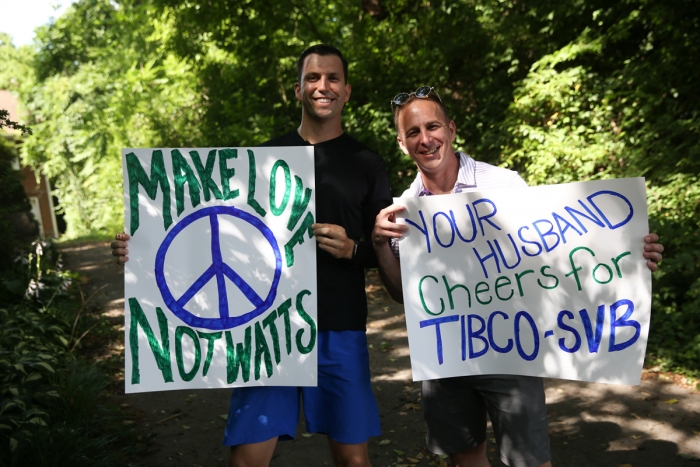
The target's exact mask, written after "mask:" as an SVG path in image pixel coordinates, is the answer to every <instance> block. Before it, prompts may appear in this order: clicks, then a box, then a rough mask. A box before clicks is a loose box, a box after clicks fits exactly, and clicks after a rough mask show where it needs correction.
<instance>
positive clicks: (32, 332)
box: [0, 242, 129, 466]
mask: <svg viewBox="0 0 700 467" xmlns="http://www.w3.org/2000/svg"><path fill="white" fill-rule="evenodd" d="M55 255H56V253H55V252H54V251H53V248H52V247H51V245H48V244H43V243H41V242H35V243H34V244H33V245H32V250H31V251H30V253H28V254H26V255H24V256H22V257H21V259H22V261H20V262H18V263H17V265H16V270H15V274H14V280H10V281H5V282H4V283H3V284H2V289H3V292H4V293H3V296H4V298H3V301H2V308H0V447H1V448H0V465H7V466H15V465H17V466H19V465H36V466H41V465H46V466H48V465H51V466H55V465H83V466H92V465H115V466H117V465H124V462H125V448H124V446H125V444H124V443H125V441H126V440H127V439H128V436H129V435H128V433H126V432H125V431H124V430H123V428H122V425H121V423H120V422H121V419H119V417H118V416H117V415H116V414H115V412H114V411H113V409H110V408H109V406H108V405H107V404H105V401H104V398H103V393H104V390H105V388H106V384H107V380H106V378H105V376H104V375H103V374H102V373H101V372H100V371H99V369H98V368H97V367H95V366H92V365H88V364H87V363H85V362H84V361H82V360H81V359H80V358H79V355H78V354H77V353H76V349H80V346H81V337H83V336H84V335H85V334H86V331H90V330H91V329H92V328H93V327H94V326H95V325H96V324H97V322H98V321H97V318H96V317H91V316H89V315H88V316H86V313H83V311H84V310H83V306H81V304H80V302H79V300H78V299H77V294H76V290H75V288H74V287H72V281H73V277H72V275H70V274H68V273H65V272H62V271H60V270H59V269H56V259H57V258H56V256H55Z"/></svg>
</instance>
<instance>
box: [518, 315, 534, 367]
mask: <svg viewBox="0 0 700 467" xmlns="http://www.w3.org/2000/svg"><path fill="white" fill-rule="evenodd" d="M522 318H525V320H526V321H527V322H528V323H529V324H530V328H532V337H533V340H534V342H535V348H534V349H533V351H532V353H531V354H530V355H528V354H526V353H525V350H523V347H522V345H520V321H521V320H522ZM515 347H516V348H517V349H518V355H520V357H521V358H522V359H523V360H527V361H532V360H534V359H535V358H537V353H538V352H539V350H540V335H539V333H538V332H537V325H536V324H535V320H534V319H532V316H530V314H529V313H527V312H526V311H519V312H518V314H517V315H515Z"/></svg>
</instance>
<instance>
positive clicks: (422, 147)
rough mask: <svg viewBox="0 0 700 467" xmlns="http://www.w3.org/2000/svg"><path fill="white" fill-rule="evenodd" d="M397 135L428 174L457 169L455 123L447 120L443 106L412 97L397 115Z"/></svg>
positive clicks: (404, 150) (401, 143) (400, 142)
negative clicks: (453, 144) (453, 146)
mask: <svg viewBox="0 0 700 467" xmlns="http://www.w3.org/2000/svg"><path fill="white" fill-rule="evenodd" d="M397 123H398V128H397V130H398V135H397V137H396V139H397V140H398V141H399V146H400V147H401V150H402V151H403V152H404V153H405V154H408V155H409V156H411V159H413V161H414V162H415V163H416V165H417V166H418V168H419V169H420V171H421V172H422V173H423V174H425V175H441V174H442V172H443V171H446V170H454V166H455V164H457V167H459V162H458V161H457V157H456V156H455V152H454V150H453V149H452V142H453V141H454V139H455V124H454V122H453V121H452V120H448V119H447V117H446V116H445V113H444V112H443V111H442V109H441V108H440V106H439V105H438V104H436V103H435V102H433V101H431V100H429V99H413V100H411V101H409V102H408V103H407V104H404V106H403V107H402V108H401V110H400V113H399V114H398V119H397Z"/></svg>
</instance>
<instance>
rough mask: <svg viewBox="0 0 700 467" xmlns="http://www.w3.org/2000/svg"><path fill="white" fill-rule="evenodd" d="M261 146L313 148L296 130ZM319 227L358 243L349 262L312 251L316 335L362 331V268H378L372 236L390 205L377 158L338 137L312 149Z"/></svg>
mask: <svg viewBox="0 0 700 467" xmlns="http://www.w3.org/2000/svg"><path fill="white" fill-rule="evenodd" d="M262 146H311V143H309V142H308V141H305V140H304V139H303V138H302V137H301V136H299V133H297V131H296V130H293V131H290V132H289V133H287V134H285V135H282V136H279V137H277V138H274V139H271V140H270V141H268V142H266V143H264V144H262ZM313 147H314V166H315V178H316V218H315V222H317V223H326V224H336V225H340V226H342V227H344V228H345V232H346V233H347V235H348V237H349V238H351V239H353V240H356V241H358V242H359V245H358V248H357V254H356V256H355V257H354V258H353V259H352V260H346V259H336V258H333V257H332V256H331V255H330V254H329V253H327V252H325V251H323V250H321V249H320V248H319V247H318V245H317V246H316V275H317V285H318V329H319V331H351V330H365V329H366V324H367V297H366V296H365V276H364V268H367V267H376V266H377V260H376V258H375V256H374V249H373V248H372V243H371V241H370V240H371V236H372V229H373V227H374V220H375V218H376V217H377V214H379V211H380V210H382V209H384V208H385V207H387V206H389V205H390V204H391V203H392V198H391V190H390V188H389V179H388V177H387V174H386V168H385V167H384V162H383V161H382V159H381V157H380V156H379V155H378V154H377V153H375V152H373V151H372V150H370V149H369V148H368V147H367V146H365V145H364V144H362V143H360V142H359V141H357V140H355V139H353V138H352V137H350V136H348V135H346V134H342V135H340V136H338V137H337V138H334V139H332V140H330V141H324V142H322V143H319V144H314V145H313Z"/></svg>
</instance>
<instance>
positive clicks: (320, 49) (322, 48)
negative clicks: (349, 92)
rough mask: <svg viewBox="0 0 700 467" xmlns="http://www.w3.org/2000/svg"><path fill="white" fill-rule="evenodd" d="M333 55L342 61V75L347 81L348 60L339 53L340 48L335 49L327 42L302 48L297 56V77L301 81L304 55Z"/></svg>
mask: <svg viewBox="0 0 700 467" xmlns="http://www.w3.org/2000/svg"><path fill="white" fill-rule="evenodd" d="M313 54H316V55H321V56H325V55H335V56H336V57H338V58H340V61H341V62H342V63H343V77H344V78H345V83H347V82H348V61H347V60H345V57H343V54H342V53H340V50H338V49H336V48H335V47H333V46H332V45H327V44H316V45H312V46H311V47H309V48H308V49H306V50H304V51H303V52H302V53H301V56H300V57H299V60H297V79H298V80H299V82H300V83H301V74H302V72H303V71H304V60H306V57H308V56H309V55H313Z"/></svg>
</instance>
